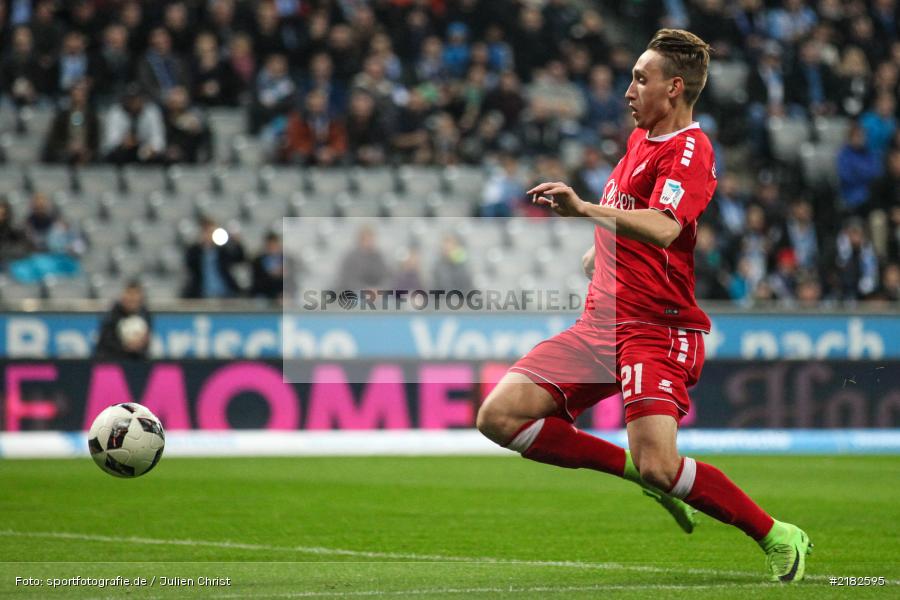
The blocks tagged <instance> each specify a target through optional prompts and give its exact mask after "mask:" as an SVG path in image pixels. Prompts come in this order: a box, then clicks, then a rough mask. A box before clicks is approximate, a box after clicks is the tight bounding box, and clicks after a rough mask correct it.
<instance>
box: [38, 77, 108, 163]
mask: <svg viewBox="0 0 900 600" xmlns="http://www.w3.org/2000/svg"><path fill="white" fill-rule="evenodd" d="M99 150H100V119H99V118H98V116H97V111H96V110H94V107H93V106H92V104H91V102H90V89H89V87H88V83H87V81H84V80H82V81H79V82H78V83H76V84H74V85H73V86H72V87H71V88H70V89H69V100H68V104H67V105H66V106H65V107H64V108H61V109H60V110H58V111H57V113H56V115H55V116H54V117H53V121H52V122H51V124H50V130H49V131H48V132H47V137H46V140H45V142H44V151H43V157H44V161H45V162H51V163H65V164H72V165H84V164H87V163H90V162H93V161H94V160H96V159H97V155H98V152H99Z"/></svg>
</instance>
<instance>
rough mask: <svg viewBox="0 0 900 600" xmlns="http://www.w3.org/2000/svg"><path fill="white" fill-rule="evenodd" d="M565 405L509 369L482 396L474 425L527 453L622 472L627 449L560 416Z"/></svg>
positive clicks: (531, 456)
mask: <svg viewBox="0 0 900 600" xmlns="http://www.w3.org/2000/svg"><path fill="white" fill-rule="evenodd" d="M564 410H565V409H564V408H561V407H560V405H559V403H558V402H557V400H556V399H555V398H554V395H553V394H551V393H550V392H549V391H548V390H547V389H546V388H545V387H542V386H541V385H538V384H537V383H535V382H534V381H532V380H531V378H529V377H528V376H526V375H524V374H523V373H521V372H515V371H510V372H509V373H507V374H506V375H505V376H504V377H503V379H501V380H500V383H498V384H497V386H496V387H495V388H494V389H493V390H492V391H491V393H490V394H489V395H488V397H487V398H486V399H485V401H484V403H483V404H482V406H481V409H480V410H479V411H478V418H477V421H476V426H477V427H478V430H479V431H481V433H483V434H484V435H485V436H486V437H487V438H489V439H490V440H492V441H494V442H495V443H497V444H499V445H501V446H504V447H506V448H509V449H510V450H515V451H516V452H519V453H520V454H521V455H522V456H524V457H525V458H528V459H531V460H534V461H537V462H542V463H547V464H551V465H556V466H558V467H566V468H569V469H582V468H583V469H593V470H595V471H603V472H604V473H610V474H613V475H617V476H619V477H623V476H624V474H625V464H626V452H625V449H624V448H621V447H619V446H616V445H615V444H611V443H609V442H607V441H605V440H601V439H600V438H597V437H594V436H592V435H589V434H587V433H585V432H583V431H581V430H579V429H577V428H575V427H574V426H573V425H572V424H571V423H570V422H569V420H567V418H563V417H561V416H560V414H561V412H562V414H565V413H564ZM635 472H636V470H635Z"/></svg>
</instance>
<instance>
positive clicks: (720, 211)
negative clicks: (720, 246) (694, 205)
mask: <svg viewBox="0 0 900 600" xmlns="http://www.w3.org/2000/svg"><path fill="white" fill-rule="evenodd" d="M709 208H710V209H711V212H712V213H713V214H715V216H716V218H717V221H718V224H719V229H720V231H721V232H722V234H723V236H724V237H723V243H724V245H725V247H731V246H733V245H734V243H735V241H736V240H737V239H739V238H740V236H741V235H742V234H743V233H744V230H745V228H746V227H747V198H746V195H745V194H744V193H743V192H742V191H741V188H740V184H739V182H738V179H737V177H736V176H734V175H732V174H726V175H724V176H722V177H721V178H720V179H719V185H718V187H717V188H716V199H715V200H714V201H713V202H711V203H710V206H709Z"/></svg>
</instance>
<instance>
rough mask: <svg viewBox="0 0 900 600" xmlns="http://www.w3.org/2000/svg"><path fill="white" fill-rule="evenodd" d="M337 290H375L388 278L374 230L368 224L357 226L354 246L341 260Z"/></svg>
mask: <svg viewBox="0 0 900 600" xmlns="http://www.w3.org/2000/svg"><path fill="white" fill-rule="evenodd" d="M339 273H340V275H339V276H338V279H337V282H336V285H337V290H338V291H341V290H353V291H358V290H366V289H370V290H375V289H378V288H379V287H382V286H383V285H384V284H385V283H386V282H387V281H388V280H389V278H390V275H391V273H390V269H389V268H388V264H387V261H386V260H385V259H384V255H383V254H382V253H381V250H380V249H379V248H378V241H377V239H376V238H375V230H374V229H372V227H370V226H368V225H364V226H362V227H360V228H359V231H358V232H357V235H356V246H354V247H353V248H351V249H350V250H349V251H348V252H347V254H345V255H344V257H343V259H342V260H341V268H340V271H339Z"/></svg>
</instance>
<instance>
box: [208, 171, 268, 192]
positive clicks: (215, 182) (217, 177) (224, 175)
mask: <svg viewBox="0 0 900 600" xmlns="http://www.w3.org/2000/svg"><path fill="white" fill-rule="evenodd" d="M258 190H259V181H258V176H257V173H256V169H250V168H246V167H239V166H230V167H216V168H215V169H214V170H213V173H212V184H211V188H210V191H211V192H212V193H213V194H221V193H225V192H228V193H230V194H244V193H246V192H256V191H258Z"/></svg>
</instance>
